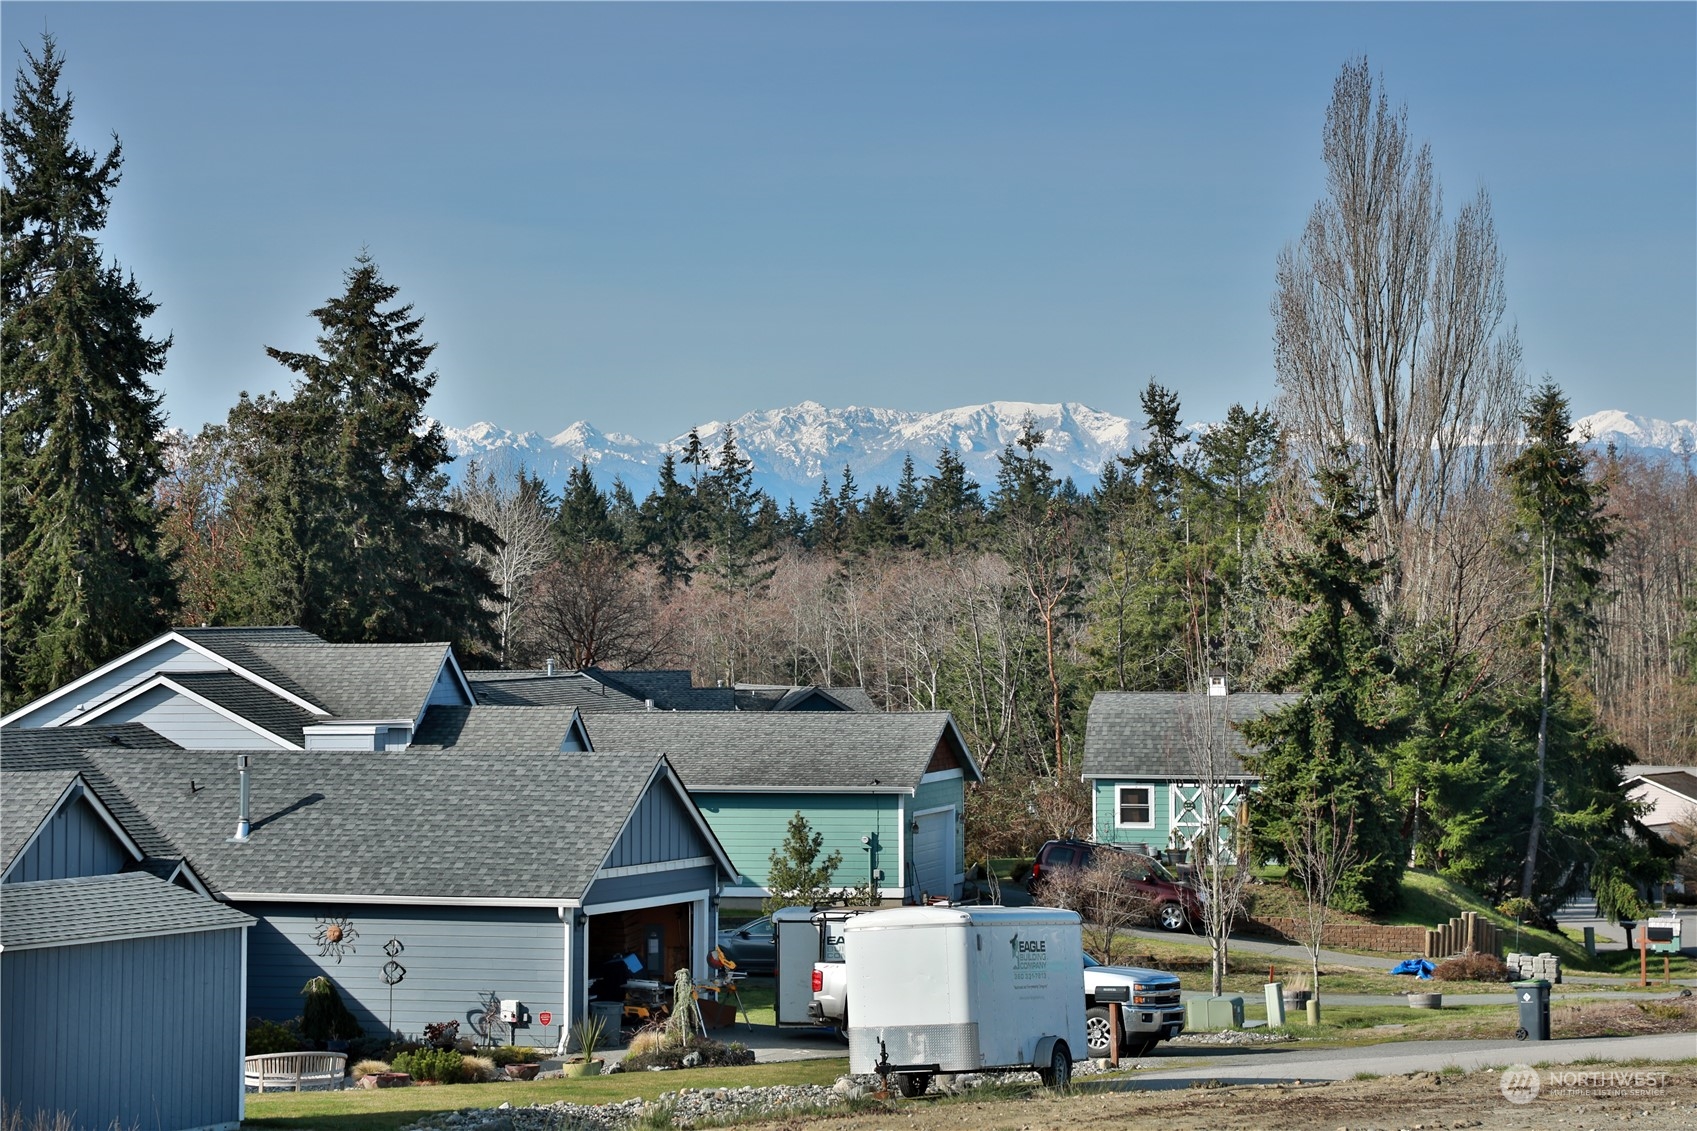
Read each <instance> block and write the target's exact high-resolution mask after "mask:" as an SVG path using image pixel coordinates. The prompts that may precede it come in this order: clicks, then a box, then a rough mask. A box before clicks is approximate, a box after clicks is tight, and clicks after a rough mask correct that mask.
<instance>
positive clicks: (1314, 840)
mask: <svg viewBox="0 0 1697 1131" xmlns="http://www.w3.org/2000/svg"><path fill="white" fill-rule="evenodd" d="M1288 827H1289V835H1288V836H1286V837H1285V842H1284V846H1283V847H1284V853H1285V863H1286V864H1287V865H1288V866H1289V867H1290V870H1291V872H1292V873H1293V874H1295V876H1296V878H1297V880H1298V882H1300V883H1301V885H1302V928H1303V936H1302V938H1301V940H1300V941H1301V943H1302V947H1303V949H1304V950H1306V951H1307V952H1308V961H1309V965H1310V967H1311V969H1312V973H1313V976H1314V981H1313V987H1314V1000H1315V1001H1319V1000H1320V950H1321V947H1322V946H1323V944H1324V943H1325V940H1326V923H1327V922H1328V921H1329V920H1330V918H1331V911H1332V898H1333V896H1335V895H1336V894H1337V890H1338V885H1339V884H1340V883H1342V882H1343V877H1344V874H1345V873H1346V872H1348V871H1349V869H1350V868H1351V867H1352V866H1354V864H1355V863H1356V860H1355V856H1356V846H1355V814H1354V812H1353V811H1351V812H1347V813H1346V812H1344V811H1342V810H1340V809H1339V808H1338V806H1337V805H1336V804H1334V803H1332V802H1328V801H1323V800H1321V799H1320V798H1318V797H1313V796H1310V797H1309V798H1308V799H1307V800H1306V801H1305V803H1304V804H1303V806H1302V809H1301V811H1300V812H1299V813H1297V814H1296V815H1295V816H1294V817H1293V818H1292V820H1291V821H1290V823H1289V826H1288Z"/></svg>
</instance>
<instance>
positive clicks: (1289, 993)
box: [1280, 972, 1314, 1013]
mask: <svg viewBox="0 0 1697 1131" xmlns="http://www.w3.org/2000/svg"><path fill="white" fill-rule="evenodd" d="M1280 994H1281V996H1282V997H1283V998H1284V1001H1285V1011H1286V1012H1287V1013H1289V1012H1295V1011H1297V1010H1301V1009H1306V1008H1307V1007H1308V1002H1309V999H1311V998H1312V997H1313V996H1314V991H1313V989H1311V988H1310V987H1309V985H1308V975H1307V974H1305V973H1300V972H1299V973H1295V974H1292V975H1291V976H1290V981H1288V982H1286V983H1285V986H1284V989H1283V990H1282V991H1280Z"/></svg>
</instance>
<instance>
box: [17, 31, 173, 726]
mask: <svg viewBox="0 0 1697 1131" xmlns="http://www.w3.org/2000/svg"><path fill="white" fill-rule="evenodd" d="M25 59H26V62H25V64H24V65H23V66H22V67H20V68H19V70H18V75H17V79H16V83H15V86H14V95H13V101H12V112H11V113H10V114H6V115H4V116H0V144H3V146H4V155H5V157H4V159H5V170H6V184H5V186H4V188H3V190H0V213H3V217H4V218H3V238H4V250H3V253H0V277H3V292H4V330H3V336H0V373H3V377H0V516H3V517H0V543H3V545H4V559H3V562H0V639H3V641H4V642H3V644H0V670H3V671H4V678H3V681H0V704H3V706H0V709H4V710H10V709H11V708H13V707H15V706H17V705H19V704H21V703H23V702H26V701H28V700H30V699H33V698H34V697H36V696H37V695H40V694H42V693H43V692H46V691H48V690H51V689H52V688H54V687H58V686H60V685H61V684H63V683H65V682H67V681H69V680H71V679H73V678H75V677H76V676H79V675H81V674H83V673H84V672H86V671H88V670H89V669H90V668H93V667H95V666H97V665H99V664H101V663H104V662H105V661H107V660H109V659H111V658H112V657H113V656H116V655H118V654H120V653H122V652H124V651H126V650H128V649H129V648H132V647H134V646H135V645H137V644H139V643H141V642H142V641H144V640H146V639H148V638H149V637H151V636H153V635H155V634H157V633H158V632H159V631H161V630H162V629H163V628H165V627H166V626H167V625H168V624H169V623H170V621H169V618H170V616H171V614H172V613H173V612H174V611H175V609H176V607H177V595H176V587H175V585H174V583H173V581H172V577H171V572H170V567H169V563H168V562H167V561H166V560H165V559H164V557H163V555H162V553H161V551H160V548H159V518H158V514H157V512H156V511H155V510H154V509H153V505H152V503H153V498H152V496H153V489H154V486H155V484H156V483H157V482H158V481H159V479H160V477H161V475H162V474H163V473H164V470H165V463H164V451H163V447H162V443H161V435H160V434H161V432H162V431H163V421H162V419H161V416H160V411H159V401H160V398H159V395H158V394H157V393H155V392H154V391H153V389H152V388H151V387H150V386H149V385H148V383H147V378H148V377H149V376H150V375H152V374H156V373H158V372H160V370H161V369H163V368H164V364H165V351H166V350H167V348H169V346H170V344H171V340H170V338H169V337H166V338H164V339H156V338H149V337H148V336H147V335H146V334H145V333H144V332H143V329H142V323H143V322H144V321H145V320H146V319H147V318H148V317H149V316H150V315H152V314H153V313H154V311H155V310H156V309H157V308H158V307H157V304H156V303H154V302H153V301H152V299H151V298H150V297H149V296H148V295H146V294H143V293H142V291H141V288H140V287H139V286H138V285H137V283H136V281H135V278H134V276H133V275H132V276H126V275H125V274H124V272H123V271H122V270H121V269H120V268H119V266H118V265H117V264H116V263H113V264H109V265H108V264H103V263H102V262H101V254H100V245H99V243H98V242H97V241H96V239H95V234H96V233H98V232H99V231H101V229H103V228H104V227H105V226H106V217H107V210H108V209H109V207H110V204H111V194H112V190H113V189H114V188H116V187H117V184H118V180H119V169H120V167H121V165H122V151H121V147H120V145H119V143H118V142H117V141H116V140H115V139H114V141H113V144H112V148H111V149H110V150H109V151H108V152H107V153H106V155H105V156H104V157H101V156H99V155H97V154H95V153H93V152H91V151H89V150H85V149H83V148H81V147H79V146H78V145H76V143H75V142H73V141H72V139H71V122H72V99H71V95H70V94H69V93H68V92H61V91H60V89H59V80H60V78H61V74H62V71H63V68H64V57H63V56H62V55H61V54H60V53H59V50H58V47H57V45H56V44H55V43H54V40H53V38H52V37H51V36H44V37H43V42H42V49H41V54H40V55H39V56H36V55H33V54H30V53H28V52H26V53H25Z"/></svg>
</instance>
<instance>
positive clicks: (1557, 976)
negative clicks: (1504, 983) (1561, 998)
mask: <svg viewBox="0 0 1697 1131" xmlns="http://www.w3.org/2000/svg"><path fill="white" fill-rule="evenodd" d="M1506 961H1507V962H1508V968H1509V969H1510V970H1512V971H1514V973H1515V976H1516V977H1517V978H1518V979H1520V980H1522V981H1524V980H1526V979H1528V978H1542V979H1544V980H1545V981H1546V982H1549V983H1550V984H1551V985H1553V986H1559V985H1561V959H1560V958H1557V957H1556V956H1555V955H1553V954H1551V953H1549V952H1548V951H1545V952H1544V953H1543V954H1511V955H1509V956H1508V958H1507V960H1506Z"/></svg>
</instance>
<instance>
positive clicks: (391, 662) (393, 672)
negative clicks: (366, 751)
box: [247, 643, 449, 719]
mask: <svg viewBox="0 0 1697 1131" xmlns="http://www.w3.org/2000/svg"><path fill="white" fill-rule="evenodd" d="M247 650H248V653H249V654H250V655H251V657H253V658H254V659H255V660H257V661H260V662H263V663H264V664H267V665H269V666H270V668H272V669H273V670H275V671H277V672H279V673H281V675H282V676H284V677H285V678H286V679H287V680H289V681H290V682H292V683H293V684H294V685H296V686H298V687H302V688H305V689H306V690H307V692H308V693H309V695H308V697H309V698H310V699H311V700H312V701H313V702H315V703H318V704H319V705H321V706H323V707H324V708H325V709H326V710H328V711H329V712H330V713H331V715H333V716H334V717H336V718H339V719H416V718H418V716H419V715H420V713H422V712H423V710H424V704H425V702H426V701H427V700H428V699H429V697H430V689H431V688H432V687H433V686H435V683H436V676H437V675H438V674H439V673H440V672H441V670H442V665H443V663H444V662H445V661H446V660H447V659H448V656H449V647H448V645H446V644H323V643H317V644H314V643H299V644H293V643H291V644H273V643H265V644H249V645H247Z"/></svg>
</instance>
